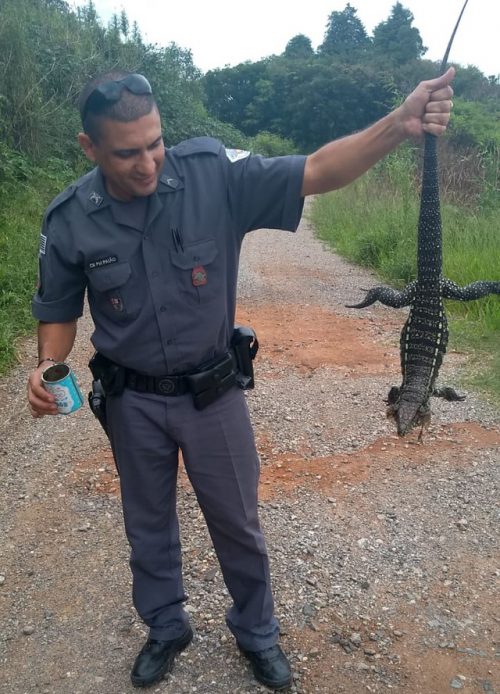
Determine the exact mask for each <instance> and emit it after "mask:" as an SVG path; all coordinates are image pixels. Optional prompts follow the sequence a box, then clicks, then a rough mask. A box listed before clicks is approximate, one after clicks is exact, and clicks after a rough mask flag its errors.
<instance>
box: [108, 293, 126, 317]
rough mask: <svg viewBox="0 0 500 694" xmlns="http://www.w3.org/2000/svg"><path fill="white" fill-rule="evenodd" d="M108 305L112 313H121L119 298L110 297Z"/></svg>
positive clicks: (120, 300) (122, 307) (121, 306)
mask: <svg viewBox="0 0 500 694" xmlns="http://www.w3.org/2000/svg"><path fill="white" fill-rule="evenodd" d="M109 303H110V304H111V307H112V309H113V310H114V311H117V312H118V313H122V312H123V309H124V306H123V301H122V299H121V297H120V296H110V297H109Z"/></svg>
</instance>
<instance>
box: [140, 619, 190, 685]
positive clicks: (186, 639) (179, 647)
mask: <svg viewBox="0 0 500 694" xmlns="http://www.w3.org/2000/svg"><path fill="white" fill-rule="evenodd" d="M192 640H193V632H192V630H191V629H190V630H189V632H188V633H187V634H186V635H185V637H184V640H183V641H179V643H178V644H177V650H176V651H175V652H174V653H172V657H171V658H169V659H168V660H167V662H166V663H165V665H164V666H163V667H162V668H161V670H159V671H158V673H157V674H156V675H155V676H154V677H153V678H150V679H148V680H144V679H143V678H139V677H134V676H133V675H130V680H131V682H132V685H133V686H134V687H150V686H151V685H152V684H156V682H159V681H160V680H161V679H163V677H164V676H165V675H166V674H167V672H171V671H172V669H173V666H174V661H175V657H176V655H178V654H179V653H181V652H182V651H183V650H184V649H185V648H187V647H188V646H189V644H190V643H191V641H192Z"/></svg>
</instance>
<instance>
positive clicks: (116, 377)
mask: <svg viewBox="0 0 500 694" xmlns="http://www.w3.org/2000/svg"><path fill="white" fill-rule="evenodd" d="M89 368H90V371H91V373H92V376H93V377H94V380H93V381H92V390H91V392H90V393H89V395H88V401H89V406H90V409H91V410H92V413H93V415H94V416H95V417H96V418H97V420H98V421H99V424H100V425H101V426H102V428H103V429H104V431H105V433H106V434H107V433H108V430H107V418H106V396H108V395H120V394H121V393H123V389H124V388H125V374H126V372H125V369H124V368H123V367H122V366H119V365H118V364H115V363H114V362H112V361H110V360H109V359H106V357H105V356H103V355H102V354H99V352H95V354H94V356H93V357H92V359H91V360H90V361H89Z"/></svg>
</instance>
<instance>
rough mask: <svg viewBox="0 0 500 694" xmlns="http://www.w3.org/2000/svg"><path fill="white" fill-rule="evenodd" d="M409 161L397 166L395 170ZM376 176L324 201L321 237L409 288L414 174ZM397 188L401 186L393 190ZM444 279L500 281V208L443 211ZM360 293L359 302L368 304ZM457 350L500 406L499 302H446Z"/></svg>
mask: <svg viewBox="0 0 500 694" xmlns="http://www.w3.org/2000/svg"><path fill="white" fill-rule="evenodd" d="M400 164H402V165H404V162H403V163H401V162H396V166H398V165H400ZM391 167H394V162H393V163H392V164H390V166H389V171H388V175H387V172H384V175H382V174H381V172H380V170H376V171H372V172H370V174H369V175H366V176H364V177H363V178H362V179H360V180H359V181H357V182H356V183H355V184H353V185H351V186H349V187H347V188H344V189H343V190H340V191H336V192H334V193H329V194H328V195H323V196H318V197H317V198H316V199H315V201H314V204H313V207H312V211H311V219H312V221H313V223H314V225H315V228H316V232H317V235H318V236H319V237H320V238H321V239H323V240H324V241H326V242H327V243H328V244H329V245H330V246H331V247H332V248H334V249H335V250H336V251H337V252H338V253H340V254H341V255H343V256H344V257H346V258H349V259H350V260H352V261H354V262H356V263H358V264H360V265H364V266H366V267H369V268H371V269H373V270H375V271H376V272H377V273H378V274H379V275H380V276H381V279H382V281H386V282H387V283H390V284H392V285H393V286H396V287H403V286H404V285H405V284H407V282H409V281H411V280H412V279H414V278H415V274H416V242H417V232H416V229H417V221H418V204H419V200H418V196H419V193H418V190H417V188H416V186H415V184H414V182H413V181H412V179H411V176H410V175H409V174H401V171H396V175H393V174H394V171H393V170H392V169H391ZM394 183H395V185H394ZM442 220H443V274H444V275H445V276H446V277H448V278H450V279H452V280H454V281H455V282H457V283H458V284H459V285H464V284H468V283H469V282H473V281H475V280H479V279H483V280H486V279H489V280H500V206H497V207H495V206H494V205H488V206H485V207H484V209H483V210H479V211H477V210H476V211H474V210H471V209H467V208H463V207H458V206H456V205H455V206H453V205H450V204H444V205H442ZM361 298H362V295H361V293H360V294H359V295H357V296H354V297H353V301H355V300H357V299H361ZM446 308H447V315H448V318H449V320H450V342H449V345H450V348H453V349H459V350H461V351H467V352H468V353H469V354H470V360H469V361H470V364H471V369H470V373H469V374H468V376H467V377H466V378H467V379H468V381H469V382H470V383H473V384H474V385H475V387H477V388H480V389H481V390H483V391H484V392H486V393H487V394H489V395H490V396H492V397H493V398H494V399H495V400H496V401H497V402H499V403H500V296H498V295H495V296H489V297H487V298H483V299H480V300H478V301H471V302H466V303H461V302H452V301H448V302H446Z"/></svg>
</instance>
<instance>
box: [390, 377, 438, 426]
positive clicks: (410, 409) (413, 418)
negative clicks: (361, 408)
mask: <svg viewBox="0 0 500 694" xmlns="http://www.w3.org/2000/svg"><path fill="white" fill-rule="evenodd" d="M400 393H401V391H400V389H399V388H396V387H393V388H391V390H390V391H389V395H388V397H387V402H388V408H387V416H388V417H391V418H392V419H394V420H395V422H396V426H397V430H398V436H406V434H408V433H409V432H410V431H411V430H412V429H413V428H414V427H416V426H426V425H427V424H428V423H429V421H430V418H431V412H430V407H429V405H428V403H427V402H425V403H423V404H422V403H418V402H417V403H415V402H413V401H412V400H408V399H406V398H405V397H404V395H403V397H401V395H400Z"/></svg>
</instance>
